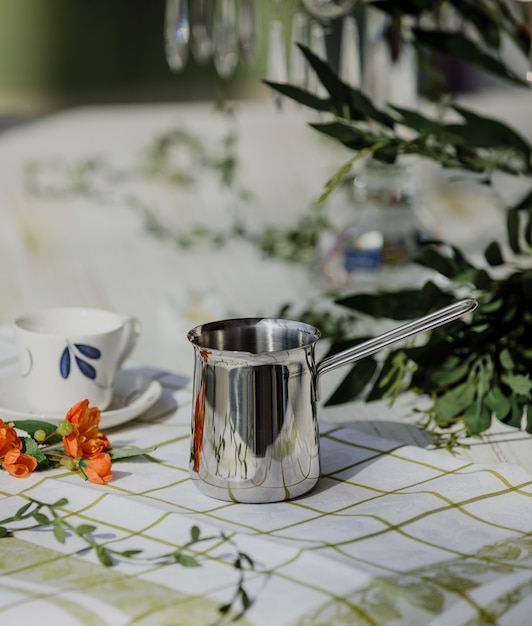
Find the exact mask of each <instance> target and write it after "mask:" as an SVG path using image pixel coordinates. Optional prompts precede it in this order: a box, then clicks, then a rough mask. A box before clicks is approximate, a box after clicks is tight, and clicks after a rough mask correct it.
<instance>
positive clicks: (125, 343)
mask: <svg viewBox="0 0 532 626" xmlns="http://www.w3.org/2000/svg"><path fill="white" fill-rule="evenodd" d="M123 319H124V326H123V335H122V352H121V354H120V358H119V359H118V366H117V369H120V368H121V367H122V365H123V364H124V361H126V359H127V358H128V357H129V355H130V354H131V353H132V352H133V348H134V347H135V346H136V345H137V341H138V339H139V336H140V331H141V329H142V327H141V323H140V321H139V320H138V319H137V318H136V317H134V316H132V315H131V316H125V317H124V318H123Z"/></svg>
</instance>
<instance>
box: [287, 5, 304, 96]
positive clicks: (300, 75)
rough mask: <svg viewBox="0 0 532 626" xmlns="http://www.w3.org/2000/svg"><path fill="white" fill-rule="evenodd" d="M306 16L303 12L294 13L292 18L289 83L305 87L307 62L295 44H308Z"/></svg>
mask: <svg viewBox="0 0 532 626" xmlns="http://www.w3.org/2000/svg"><path fill="white" fill-rule="evenodd" d="M307 27H308V24H307V18H306V16H305V15H303V13H294V17H293V18H292V39H291V50H290V83H291V84H292V85H296V86H297V87H301V88H302V89H304V88H306V86H307V82H308V64H307V61H306V59H305V56H304V55H303V53H302V52H301V50H300V48H299V47H298V45H297V44H302V45H303V46H308V36H307Z"/></svg>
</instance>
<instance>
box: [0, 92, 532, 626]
mask: <svg viewBox="0 0 532 626" xmlns="http://www.w3.org/2000/svg"><path fill="white" fill-rule="evenodd" d="M308 121H309V120H308V119H307V118H306V117H305V114H304V112H303V111H301V110H300V109H297V108H295V107H288V106H287V107H285V109H284V110H283V112H282V113H281V114H278V113H275V112H274V111H272V110H271V109H270V108H269V106H268V105H267V104H265V103H240V104H239V105H238V106H237V108H236V114H235V116H234V118H230V117H228V116H227V115H222V114H219V113H216V112H214V111H213V109H212V107H211V106H210V105H208V104H201V105H150V106H130V107H124V106H120V107H118V106H117V107H98V108H82V109H78V110H72V111H68V112H63V113H61V114H57V115H54V116H50V117H49V118H46V119H44V120H39V121H37V122H35V123H33V124H30V125H27V126H25V127H23V128H19V129H16V130H12V131H7V132H5V133H4V134H2V135H0V223H1V228H0V290H1V293H2V298H1V301H0V323H1V327H0V374H1V375H2V376H8V375H12V374H14V373H16V371H17V363H16V358H15V350H14V344H13V336H12V331H11V327H10V322H11V321H12V320H13V319H14V318H15V317H16V316H17V315H19V314H21V313H23V312H27V311H29V310H33V309H36V308H40V307H42V306H48V305H62V304H75V305H83V306H100V307H104V308H109V309H113V310H118V311H124V312H129V313H134V314H135V315H137V316H138V317H139V319H140V320H141V323H142V326H143V332H142V336H141V339H140V342H139V344H138V346H137V348H136V350H135V352H134V354H133V356H132V360H131V362H130V363H128V368H129V369H132V370H133V371H138V372H139V373H140V374H142V376H145V377H147V378H154V379H157V380H159V381H160V382H161V383H162V386H163V394H162V396H161V398H160V399H159V400H158V401H157V403H156V404H155V405H154V406H153V407H152V408H151V409H150V410H149V411H147V412H146V413H144V414H142V415H140V416H139V417H137V418H136V419H134V420H131V421H129V422H127V423H126V424H124V425H122V426H120V427H117V428H114V429H111V430H109V431H108V433H107V434H108V436H109V438H110V439H111V443H112V444H113V445H114V446H118V447H119V446H122V445H138V446H141V447H149V446H155V450H154V451H153V452H152V453H151V454H150V456H149V457H148V458H140V459H131V460H127V461H123V462H121V463H116V464H115V468H114V478H113V481H112V482H111V483H109V484H108V485H106V486H96V485H92V484H90V483H86V482H83V481H82V480H81V478H80V477H79V476H77V475H74V474H73V473H71V472H67V471H65V470H53V471H49V472H42V473H41V472H40V473H36V474H34V475H33V476H31V477H29V478H26V479H15V478H12V477H10V476H8V475H7V474H3V475H1V476H0V502H1V504H0V518H2V519H4V518H6V517H8V516H9V515H10V514H12V513H13V512H14V511H15V510H17V509H18V508H19V507H20V506H21V505H22V504H23V503H24V502H25V501H26V499H27V498H35V499H38V500H40V501H44V502H53V501H56V500H57V499H58V498H59V497H66V498H67V500H68V504H66V505H65V506H64V507H63V508H64V512H65V514H72V515H74V516H75V518H74V519H77V520H82V522H84V523H90V524H94V525H95V526H96V527H97V530H96V531H95V536H96V537H97V538H98V541H100V542H102V543H105V544H107V545H110V546H113V547H116V548H117V549H126V548H127V549H140V550H142V551H143V552H142V556H141V557H138V558H137V559H133V560H132V559H125V560H122V561H120V560H119V562H117V563H116V564H115V566H114V567H110V568H105V567H103V566H102V565H100V564H99V563H98V561H97V558H96V556H95V554H94V553H93V552H91V551H88V552H87V551H84V550H82V546H81V545H80V541H79V538H76V537H67V540H66V542H65V543H64V544H61V543H59V542H58V541H57V540H56V539H55V538H54V535H53V532H52V531H51V530H47V529H39V530H33V531H24V532H20V533H16V537H15V538H9V539H2V540H0V541H2V543H1V546H2V552H1V554H2V556H3V558H2V559H0V569H1V571H0V577H1V578H0V615H1V616H2V618H3V619H5V620H7V619H9V618H12V619H15V620H16V621H20V619H21V617H23V616H25V615H28V614H30V615H32V614H33V612H34V611H35V614H37V613H36V612H37V611H39V615H41V616H43V617H42V620H40V621H42V622H43V623H46V624H47V623H50V624H51V623H58V622H59V623H64V624H92V623H95V622H97V623H99V624H113V625H115V624H132V623H135V624H136V623H138V624H188V623H190V624H196V625H197V624H210V623H213V622H214V621H215V620H216V616H217V610H218V607H219V606H220V604H223V603H226V602H228V601H229V598H230V597H231V595H232V594H233V593H234V592H235V589H237V588H238V580H239V573H240V572H239V570H238V569H236V568H235V567H234V559H235V555H238V553H239V551H241V552H244V553H245V554H247V555H249V556H250V557H251V559H252V560H253V563H254V567H253V568H249V567H247V566H246V567H244V570H245V576H244V586H245V589H246V592H247V593H248V594H249V596H250V597H251V598H252V599H253V604H252V606H251V608H250V609H249V611H248V612H247V613H246V615H245V617H244V620H247V621H248V623H251V624H273V623H275V624H303V623H304V624H313V623H316V624H318V623H327V624H336V623H350V624H405V625H406V624H408V625H413V624H429V623H430V624H432V623H433V624H453V625H454V624H479V623H486V624H487V623H497V624H516V625H517V624H523V623H527V622H526V620H527V619H528V616H529V615H530V609H531V608H532V601H531V600H530V598H531V597H532V594H531V593H530V592H531V586H532V575H531V569H532V557H531V554H532V551H531V546H530V531H531V528H532V527H531V523H530V519H532V515H531V513H532V498H531V495H532V476H531V472H532V455H531V454H530V452H531V450H532V444H531V440H530V436H529V435H527V434H526V433H521V432H519V431H516V430H513V429H509V428H506V427H504V426H502V425H501V424H498V423H497V424H494V425H493V427H492V429H491V430H490V431H489V432H488V433H487V434H486V435H485V436H483V437H482V439H479V440H473V441H470V442H469V444H470V446H469V448H462V449H459V450H458V451H456V453H455V454H449V453H447V452H445V451H435V450H432V449H430V438H429V436H428V434H427V433H425V432H424V431H422V430H420V429H419V428H417V427H416V425H415V415H414V413H413V411H412V400H411V398H406V397H405V398H403V399H401V401H399V402H398V403H397V404H396V405H394V406H393V407H390V406H388V405H385V404H381V403H378V404H364V403H352V404H348V405H342V406H339V407H328V408H325V407H322V406H319V408H318V413H319V418H320V432H321V464H322V477H321V479H320V481H319V483H318V486H317V487H316V488H315V489H314V490H313V491H312V492H311V493H309V494H307V495H305V496H303V497H301V498H298V499H297V500H293V501H289V502H282V503H277V504H268V505H242V504H234V503H227V502H222V501H217V500H213V499H210V498H208V497H206V496H204V495H203V494H201V493H200V492H199V491H198V490H197V489H196V488H195V486H194V485H193V483H192V481H191V480H190V479H189V476H188V469H187V468H188V458H189V435H190V416H191V404H192V391H191V381H190V375H191V370H192V350H191V348H190V346H189V345H188V342H187V340H186V332H187V330H188V329H189V328H191V327H192V326H194V325H195V324H197V323H201V322H204V321H208V320H211V319H219V318H223V317H230V316H254V315H274V314H276V313H277V311H278V310H279V308H280V307H281V306H282V305H283V304H285V303H292V304H294V305H297V306H299V307H301V310H302V309H303V308H304V307H305V306H306V305H307V304H308V303H312V302H316V301H319V298H320V294H321V293H322V290H323V288H324V285H323V282H322V279H321V277H320V276H319V275H316V273H315V272H314V273H313V272H312V271H311V269H310V268H309V267H306V266H305V265H287V264H285V263H283V262H281V261H279V260H274V259H265V258H263V257H262V255H261V253H260V252H259V251H258V250H257V249H256V248H255V247H254V246H253V245H251V244H250V243H249V242H247V241H244V240H232V241H231V242H230V243H228V244H226V245H223V246H221V247H216V246H213V245H212V244H208V243H205V242H202V243H199V244H198V245H195V246H191V247H187V248H186V247H183V246H178V245H175V244H174V243H173V242H171V241H166V240H162V239H161V238H160V237H156V236H154V235H153V234H150V233H149V232H148V230H147V228H146V223H147V222H146V221H145V220H146V216H147V215H151V217H152V218H153V216H154V215H156V216H159V217H163V218H164V220H165V222H166V223H168V224H171V225H172V228H173V229H174V230H175V232H181V233H190V232H191V231H190V229H191V228H193V227H195V226H197V225H203V226H207V227H208V228H211V229H218V228H220V229H223V228H224V227H226V225H227V223H229V222H232V221H233V220H234V218H235V217H238V218H239V219H241V220H244V221H246V223H247V224H250V225H251V226H255V227H256V228H258V229H260V225H261V224H264V223H266V224H268V223H270V224H280V225H283V224H285V225H288V224H290V223H291V222H292V221H293V219H295V218H296V217H297V215H298V214H301V213H303V212H305V211H307V210H308V208H309V207H310V206H311V205H312V203H313V202H315V200H316V198H317V197H318V196H319V195H320V193H321V190H322V187H323V184H324V181H325V180H326V179H327V178H328V177H329V176H330V175H331V174H332V173H334V171H335V169H336V167H337V166H339V165H340V164H342V163H343V161H344V160H345V158H346V153H345V152H343V151H342V150H341V149H340V148H338V146H336V145H333V144H331V143H330V142H328V141H327V140H326V139H324V138H322V137H317V136H316V135H314V134H313V133H312V131H310V130H309V129H308V125H307V122H308ZM169 132H170V133H177V134H176V135H175V136H176V137H177V138H178V140H179V146H180V148H179V150H176V149H175V145H174V146H173V148H172V150H174V151H175V153H172V154H171V159H172V161H171V163H172V166H173V168H174V170H173V171H174V173H175V172H176V171H178V172H179V173H180V174H182V173H183V172H184V171H186V172H187V174H190V173H194V175H195V176H196V178H195V179H193V180H191V181H189V183H188V184H187V185H185V184H184V183H183V182H181V184H175V182H174V183H172V182H171V181H169V180H168V177H166V179H165V178H161V177H158V176H155V175H151V176H149V175H147V173H146V169H145V168H144V169H142V167H141V165H142V164H143V163H144V164H145V161H143V159H144V158H145V155H146V153H147V149H148V148H149V147H150V146H153V145H154V143H155V142H157V140H158V138H159V137H161V136H162V135H164V134H165V133H169ZM232 133H235V135H234V136H235V138H236V144H235V146H236V147H235V150H236V154H237V156H238V159H239V165H238V169H237V178H236V180H235V182H234V184H233V186H232V187H230V188H228V187H226V186H224V185H222V184H221V183H220V180H219V175H220V171H219V168H218V167H217V166H215V165H213V162H214V161H213V158H214V157H215V156H216V155H223V154H224V152H223V150H224V148H223V146H224V139H225V138H227V137H228V136H230V135H231V134H232ZM231 136H232V135H231ZM196 140H198V141H200V142H203V144H204V145H206V146H208V148H207V150H206V154H208V155H209V156H210V157H211V159H210V160H205V154H204V153H203V152H202V150H201V149H200V148H198V145H200V144H197V143H194V142H195V141H196ZM158 145H160V144H158ZM183 146H184V147H183ZM202 159H203V160H202ZM36 165H37V169H35V167H36ZM139 168H140V169H139ZM36 172H37V173H36ZM135 172H136V173H137V174H138V172H141V173H142V176H141V175H140V174H139V175H136V176H135V175H133V176H131V175H130V174H132V173H133V174H135ZM424 180H425V182H426V181H427V180H430V184H431V185H432V188H433V190H434V189H437V191H438V193H437V194H436V195H435V198H436V200H435V206H434V213H435V218H436V219H437V220H439V226H440V228H441V230H442V234H443V235H444V236H448V237H453V241H455V242H456V243H457V244H458V245H465V246H467V247H468V248H470V249H471V250H474V249H477V248H478V247H479V245H480V244H481V243H482V242H483V241H486V240H487V239H489V238H490V237H491V236H492V235H493V233H496V232H498V231H500V229H501V228H502V226H500V219H501V215H500V213H499V212H498V209H497V208H496V207H494V206H492V205H491V204H490V201H489V199H488V198H487V196H486V197H483V196H482V195H481V194H479V192H478V191H474V190H472V189H470V188H468V187H467V186H462V187H460V188H459V189H458V190H456V189H453V190H449V189H448V188H445V189H444V191H442V189H441V187H440V186H441V182H440V179H439V178H438V176H437V175H433V174H432V173H431V177H430V178H429V177H426V178H425V179H424ZM36 181H37V182H38V183H39V185H40V188H46V190H47V191H48V192H51V191H53V192H54V193H48V194H47V195H46V196H42V195H41V196H39V195H37V194H36V193H35V191H34V189H33V188H32V185H33V184H35V182H36ZM87 183H89V184H87ZM473 198H474V201H475V202H474V203H473V202H472V199H473ZM331 202H332V206H331V211H335V212H336V213H337V214H338V216H339V219H341V218H342V216H344V213H343V212H345V210H346V207H345V204H346V201H345V198H343V197H342V196H341V194H338V195H337V196H336V197H335V198H333V200H332V201H331ZM479 202H481V203H482V212H481V216H480V217H479V210H478V209H479V207H478V204H479ZM473 205H474V206H473ZM146 208H148V209H149V211H148V212H146ZM442 216H444V218H443V217H442ZM151 223H152V224H153V221H152V222H151ZM296 310H297V308H296ZM336 382H337V379H335V378H334V376H333V375H331V378H330V380H328V382H327V384H328V385H329V386H330V387H331V388H332V387H333V386H334V384H335V383H336ZM0 406H1V398H0ZM102 429H104V430H105V420H103V421H102ZM194 524H196V525H198V526H200V528H201V532H202V536H205V537H209V536H212V537H214V538H213V539H211V540H210V541H205V542H200V543H199V544H197V545H194V546H193V547H191V553H192V554H194V555H196V556H197V557H198V559H199V562H200V566H199V567H194V568H185V567H183V566H182V565H179V564H168V563H167V562H166V561H165V560H164V559H162V558H159V557H160V555H163V554H166V553H168V552H169V551H172V550H175V549H176V547H178V546H180V545H182V544H184V543H186V542H187V540H188V537H189V534H190V528H191V526H192V525H194ZM220 533H224V534H225V536H226V537H227V538H230V541H222V540H221V534H220Z"/></svg>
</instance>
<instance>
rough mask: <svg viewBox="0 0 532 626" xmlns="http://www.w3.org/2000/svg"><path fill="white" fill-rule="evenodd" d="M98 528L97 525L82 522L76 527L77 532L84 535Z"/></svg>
mask: <svg viewBox="0 0 532 626" xmlns="http://www.w3.org/2000/svg"><path fill="white" fill-rule="evenodd" d="M95 530H96V526H93V525H92V524H80V525H79V526H77V527H76V528H75V531H76V534H77V535H80V536H81V537H83V535H88V534H90V533H93V532H94V531H95Z"/></svg>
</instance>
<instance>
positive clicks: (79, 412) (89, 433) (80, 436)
mask: <svg viewBox="0 0 532 626" xmlns="http://www.w3.org/2000/svg"><path fill="white" fill-rule="evenodd" d="M65 419H66V421H67V422H70V423H71V424H72V432H71V433H70V434H68V435H65V436H64V437H63V444H64V446H65V452H66V453H67V454H69V455H70V456H71V457H72V458H73V459H78V458H80V457H85V458H91V457H94V456H96V455H97V454H100V452H103V451H104V450H109V448H110V447H111V444H110V443H109V439H107V437H106V436H105V435H104V434H103V433H101V432H100V430H99V427H100V409H99V408H98V407H96V406H95V407H91V408H89V401H88V400H82V401H81V402H78V403H77V404H75V405H74V406H73V407H72V408H71V409H70V411H69V412H68V413H67V415H66V417H65Z"/></svg>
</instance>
